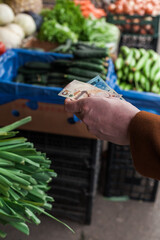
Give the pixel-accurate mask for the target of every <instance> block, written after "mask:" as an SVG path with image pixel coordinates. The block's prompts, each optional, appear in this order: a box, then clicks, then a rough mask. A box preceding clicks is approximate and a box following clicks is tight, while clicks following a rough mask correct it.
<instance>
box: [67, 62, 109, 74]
mask: <svg viewBox="0 0 160 240" xmlns="http://www.w3.org/2000/svg"><path fill="white" fill-rule="evenodd" d="M72 66H74V67H80V68H83V69H87V70H93V71H95V72H96V71H97V72H103V71H104V70H105V68H104V67H103V66H102V65H100V64H95V63H89V62H85V59H84V61H73V63H72Z"/></svg>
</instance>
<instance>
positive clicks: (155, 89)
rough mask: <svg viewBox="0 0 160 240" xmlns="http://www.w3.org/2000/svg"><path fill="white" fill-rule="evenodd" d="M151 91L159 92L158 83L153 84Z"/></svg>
mask: <svg viewBox="0 0 160 240" xmlns="http://www.w3.org/2000/svg"><path fill="white" fill-rule="evenodd" d="M151 92H153V93H157V94H158V93H159V87H158V85H157V84H153V86H152V88H151Z"/></svg>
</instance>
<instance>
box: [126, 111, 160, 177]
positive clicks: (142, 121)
mask: <svg viewBox="0 0 160 240" xmlns="http://www.w3.org/2000/svg"><path fill="white" fill-rule="evenodd" d="M129 134H130V147H131V153H132V157H133V162H134V165H135V168H136V170H137V171H138V172H140V173H141V174H142V175H144V176H146V177H151V178H155V179H159V180H160V116H158V115H155V114H151V113H147V112H144V111H141V112H139V113H137V114H136V116H135V117H134V118H133V119H132V121H131V123H130V126H129Z"/></svg>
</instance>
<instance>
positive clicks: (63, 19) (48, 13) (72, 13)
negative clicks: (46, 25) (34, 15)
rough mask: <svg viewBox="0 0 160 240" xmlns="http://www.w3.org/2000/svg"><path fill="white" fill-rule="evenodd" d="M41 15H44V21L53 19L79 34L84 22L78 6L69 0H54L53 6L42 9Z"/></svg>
mask: <svg viewBox="0 0 160 240" xmlns="http://www.w3.org/2000/svg"><path fill="white" fill-rule="evenodd" d="M41 15H42V16H43V17H44V22H49V21H50V20H53V19H55V20H56V22H57V23H59V24H61V25H63V24H64V23H65V24H66V26H68V27H69V28H70V30H71V31H72V32H74V33H75V34H78V35H79V34H81V31H82V28H83V25H84V23H85V18H84V17H83V15H82V13H81V11H80V8H79V6H76V5H75V3H74V2H73V1H71V0H56V2H55V6H54V8H53V9H51V10H49V9H47V10H45V9H44V10H42V12H41Z"/></svg>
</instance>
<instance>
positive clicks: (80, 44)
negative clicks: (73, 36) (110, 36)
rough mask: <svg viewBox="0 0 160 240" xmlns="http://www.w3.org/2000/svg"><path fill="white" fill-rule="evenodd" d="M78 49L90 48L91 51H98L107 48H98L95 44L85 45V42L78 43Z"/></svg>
mask: <svg viewBox="0 0 160 240" xmlns="http://www.w3.org/2000/svg"><path fill="white" fill-rule="evenodd" d="M75 46H76V47H85V48H89V49H96V50H102V51H104V50H106V48H101V47H97V46H96V45H95V44H91V43H85V42H81V41H79V42H77V43H76V44H75Z"/></svg>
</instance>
